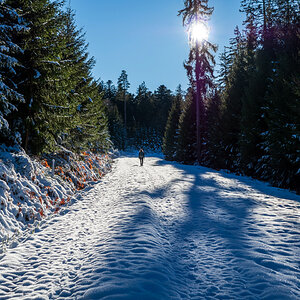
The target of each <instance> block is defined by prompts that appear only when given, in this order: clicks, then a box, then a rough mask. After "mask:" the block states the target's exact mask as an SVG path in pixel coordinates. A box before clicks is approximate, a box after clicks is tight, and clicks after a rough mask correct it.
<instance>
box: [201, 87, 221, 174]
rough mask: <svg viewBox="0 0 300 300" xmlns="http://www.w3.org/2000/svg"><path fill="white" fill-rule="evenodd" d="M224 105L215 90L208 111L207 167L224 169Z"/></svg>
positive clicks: (209, 99)
mask: <svg viewBox="0 0 300 300" xmlns="http://www.w3.org/2000/svg"><path fill="white" fill-rule="evenodd" d="M222 109H223V103H222V101H221V97H220V95H219V93H218V91H217V90H214V91H213V92H212V93H211V95H210V96H209V97H208V105H207V111H206V119H207V136H206V153H205V158H204V163H205V165H207V166H209V167H213V168H216V169H219V168H223V167H224V163H223V161H224V160H223V159H224V158H223V156H222V143H221V141H222V127H223V124H222V123H221V112H222Z"/></svg>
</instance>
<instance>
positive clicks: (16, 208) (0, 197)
mask: <svg viewBox="0 0 300 300" xmlns="http://www.w3.org/2000/svg"><path fill="white" fill-rule="evenodd" d="M52 163H54V168H52ZM110 168H111V158H110V155H108V154H103V155H96V154H94V153H91V152H83V153H81V154H80V155H76V154H74V153H72V152H70V151H67V150H66V149H62V151H61V152H59V153H56V154H52V155H47V156H45V157H44V158H43V159H42V160H40V159H38V158H31V157H29V156H28V155H27V154H26V153H25V151H24V150H23V149H21V148H19V147H6V146H4V145H1V146H0V243H1V242H2V244H3V243H4V242H5V241H8V240H9V239H10V238H11V237H12V236H14V235H17V234H19V233H20V232H21V231H23V230H26V229H30V228H31V229H32V228H35V227H36V226H37V225H38V223H39V222H40V221H41V220H42V219H44V218H46V217H47V216H49V215H51V214H54V213H58V212H59V211H60V210H61V209H62V208H63V207H65V206H66V205H68V204H69V203H70V202H71V201H72V196H73V195H74V193H75V192H76V191H78V190H81V189H83V188H84V187H85V186H87V185H88V184H89V183H90V182H94V181H98V180H99V179H100V178H101V177H102V176H103V175H104V174H105V173H107V172H108V171H109V170H110ZM0 251H1V248H0Z"/></svg>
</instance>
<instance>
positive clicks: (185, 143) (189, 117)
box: [176, 88, 197, 164]
mask: <svg viewBox="0 0 300 300" xmlns="http://www.w3.org/2000/svg"><path fill="white" fill-rule="evenodd" d="M194 97H195V94H194V93H193V91H192V89H191V88H190V89H189V91H188V94H187V95H186V98H185V101H184V103H183V109H182V113H181V115H180V118H179V129H178V143H177V149H176V160H177V161H180V162H183V163H187V164H192V163H194V162H195V161H196V160H197V149H196V139H195V132H196V114H195V113H194V112H195V109H196V102H195V99H194Z"/></svg>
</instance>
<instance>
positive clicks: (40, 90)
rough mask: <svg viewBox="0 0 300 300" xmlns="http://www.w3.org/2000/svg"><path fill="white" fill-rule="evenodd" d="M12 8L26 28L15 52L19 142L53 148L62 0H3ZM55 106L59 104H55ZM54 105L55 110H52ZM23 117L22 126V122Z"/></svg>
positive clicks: (58, 99)
mask: <svg viewBox="0 0 300 300" xmlns="http://www.w3.org/2000/svg"><path fill="white" fill-rule="evenodd" d="M7 2H8V3H9V4H10V5H11V6H12V7H14V8H20V9H21V10H22V15H23V18H24V19H25V20H26V22H27V23H28V27H29V30H28V31H26V32H24V33H20V34H19V35H18V37H17V39H18V40H19V44H20V46H21V47H22V48H23V49H24V52H23V53H22V54H21V55H19V56H18V59H19V61H20V63H21V64H22V68H19V69H18V72H17V74H16V82H17V83H18V88H19V92H20V93H22V94H23V95H24V98H25V103H24V105H22V106H21V107H20V109H19V113H18V114H17V115H16V117H15V122H16V126H18V125H19V127H18V129H19V130H20V131H21V134H22V137H23V146H24V147H25V149H28V150H29V149H30V150H31V152H33V153H36V152H39V151H43V150H44V149H47V148H48V149H53V147H54V145H55V144H56V143H57V141H56V137H55V135H54V133H53V126H55V125H54V124H55V123H56V122H57V121H58V120H57V118H56V116H57V115H58V114H62V112H61V111H64V110H65V109H66V108H65V106H64V105H63V104H64V98H62V97H61V94H59V93H57V91H60V89H59V79H60V78H59V76H60V74H61V66H60V62H59V61H60V54H61V53H60V52H61V51H60V50H61V48H60V45H61V39H60V29H61V28H62V24H63V21H64V18H63V15H62V13H61V8H62V6H63V2H62V1H49V0H36V1H33V2H31V1H25V0H7ZM58 106H59V107H58ZM56 108H57V110H58V112H57V111H55V110H56ZM24 120H25V126H24Z"/></svg>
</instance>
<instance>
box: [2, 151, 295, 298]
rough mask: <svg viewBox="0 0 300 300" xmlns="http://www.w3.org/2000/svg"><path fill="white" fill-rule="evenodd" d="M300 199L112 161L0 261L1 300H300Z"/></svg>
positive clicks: (241, 181) (171, 167)
mask: <svg viewBox="0 0 300 300" xmlns="http://www.w3.org/2000/svg"><path fill="white" fill-rule="evenodd" d="M299 199H300V197H299V196H297V195H295V194H292V193H289V192H288V191H285V190H280V189H276V188H272V187H269V186H267V185H266V184H265V183H261V182H258V181H255V180H251V179H249V178H244V177H238V176H235V175H230V174H226V173H225V172H217V171H213V170H211V169H206V168H203V167H197V166H184V165H180V164H176V163H168V162H165V161H163V160H162V159H161V158H159V157H146V159H145V162H144V166H143V167H140V166H139V163H138V159H137V158H136V157H129V156H127V157H126V156H123V157H120V158H118V159H116V161H115V164H114V166H113V169H112V172H111V173H109V174H108V175H106V176H105V177H104V179H103V180H102V181H101V182H100V183H98V184H96V185H94V186H93V187H89V188H88V189H85V190H84V191H81V192H80V195H79V196H78V199H77V201H76V202H75V203H74V204H73V205H71V206H70V207H69V210H66V211H65V212H64V213H61V214H59V215H55V216H53V217H52V218H50V219H48V220H47V221H45V222H44V223H43V224H42V225H41V227H40V229H39V230H38V231H37V232H35V233H33V234H31V235H30V236H29V237H28V239H27V240H24V241H23V242H21V243H19V244H18V245H17V246H16V247H15V248H13V249H8V250H7V252H6V253H5V254H3V255H2V257H1V260H0V299H30V300H33V299H106V300H107V299H143V300H144V299H300V290H299V287H300V279H299V274H300V270H299V266H300V250H299V249H300V239H299V236H300V235H299V234H300V224H299V214H300V202H299Z"/></svg>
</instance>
